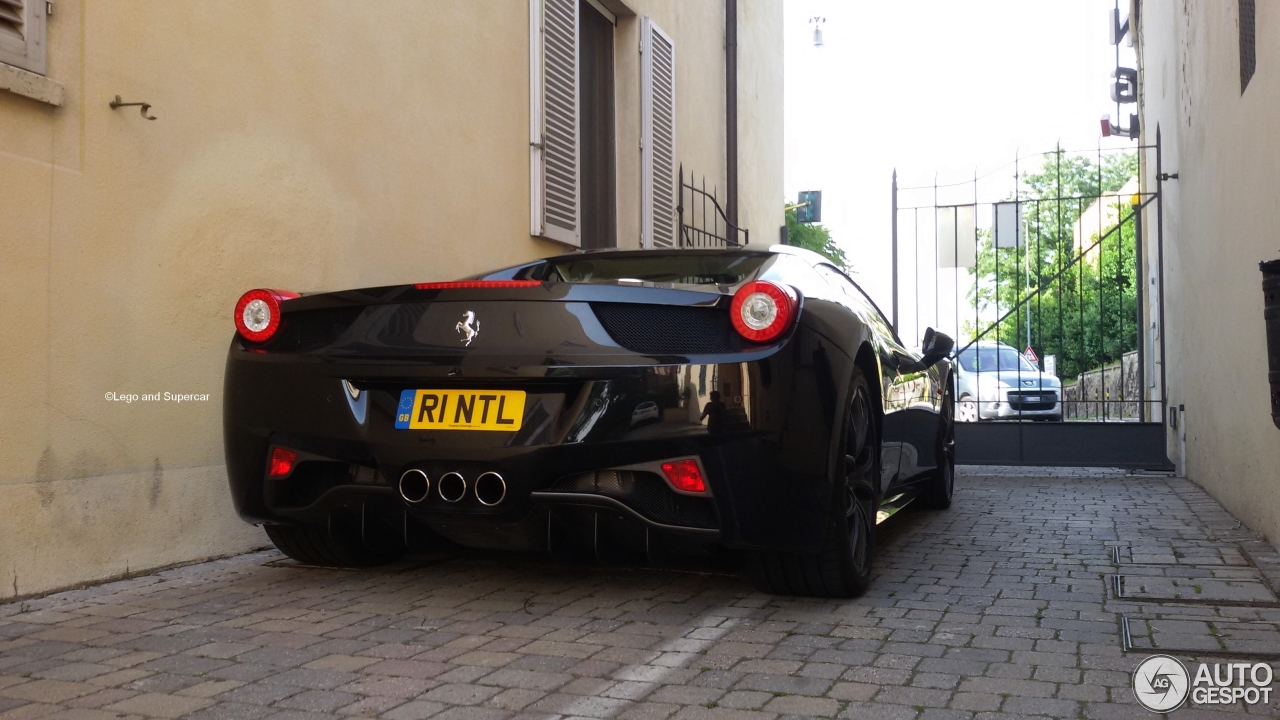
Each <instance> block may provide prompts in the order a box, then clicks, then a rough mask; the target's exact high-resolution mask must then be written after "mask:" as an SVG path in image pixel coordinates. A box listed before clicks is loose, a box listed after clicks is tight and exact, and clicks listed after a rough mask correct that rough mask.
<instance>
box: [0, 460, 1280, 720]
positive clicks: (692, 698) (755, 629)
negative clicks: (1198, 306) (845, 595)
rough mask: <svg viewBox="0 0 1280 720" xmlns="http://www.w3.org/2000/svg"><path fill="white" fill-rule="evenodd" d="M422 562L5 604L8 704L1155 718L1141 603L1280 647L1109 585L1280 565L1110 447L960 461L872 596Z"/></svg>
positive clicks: (238, 713)
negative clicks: (1115, 558) (941, 503)
mask: <svg viewBox="0 0 1280 720" xmlns="http://www.w3.org/2000/svg"><path fill="white" fill-rule="evenodd" d="M1110 546H1114V547H1118V548H1120V551H1121V557H1122V562H1121V566H1119V567H1117V566H1115V565H1113V564H1112V558H1111V555H1110V550H1109V549H1108V548H1109V547H1110ZM413 563H414V561H413V560H410V561H407V563H405V564H403V565H397V566H393V568H395V569H394V570H393V571H391V572H388V571H387V569H384V568H373V569H369V570H359V571H348V570H320V569H312V568H302V567H299V566H297V565H296V564H291V563H290V562H288V561H282V560H281V556H280V555H279V554H278V553H276V552H274V551H269V552H259V553H250V554H247V555H242V556H238V557H234V558H226V559H223V560H219V561H215V562H210V563H203V564H198V565H191V566H186V567H182V568H174V569H172V570H167V571H164V572H160V573H156V574H154V575H149V576H142V577H138V578H133V579H131V580H128V581H122V582H115V583H107V584H104V585H100V586H97V587H91V588H86V589H82V590H75V591H70V592H66V593H58V594H55V595H51V596H48V597H45V598H37V599H34V600H30V601H28V602H27V603H26V604H25V607H14V606H13V604H8V605H5V604H0V720H9V719H10V716H12V717H13V718H14V720H16V719H17V718H40V717H45V716H53V717H59V716H58V715H57V714H56V713H60V712H62V713H76V714H78V715H65V714H64V715H63V716H64V717H81V718H84V719H85V720H89V719H90V718H91V717H96V716H98V715H95V714H101V713H121V714H126V715H155V716H163V715H164V714H166V713H167V714H170V715H173V714H174V713H178V714H184V713H185V714H188V715H190V716H191V717H195V718H220V717H235V718H256V717H267V716H269V715H270V716H273V717H275V718H276V719H277V720H290V719H293V718H299V719H300V718H313V719H314V718H319V717H331V716H358V717H375V716H385V717H406V718H409V717H445V718H449V717H461V718H468V717H469V718H479V719H485V720H487V719H488V718H506V717H511V716H513V715H514V716H515V717H521V718H531V719H532V718H550V717H553V716H554V717H566V716H568V717H621V718H629V719H632V720H649V719H653V720H668V718H739V717H746V718H753V717H758V718H772V717H778V716H808V717H820V716H831V715H836V716H839V717H848V718H861V717H872V718H888V719H889V720H894V719H895V718H911V719H912V720H916V719H918V720H953V719H959V718H965V719H973V720H976V718H983V720H1000V719H1003V718H1014V717H1030V716H1040V717H1044V716H1048V717H1077V716H1083V717H1090V718H1095V717H1096V718H1110V717H1143V716H1145V711H1142V710H1141V708H1140V707H1139V706H1137V705H1136V704H1135V703H1134V701H1133V697H1132V692H1131V691H1130V689H1129V687H1130V682H1131V673H1132V672H1133V668H1134V667H1135V665H1136V663H1137V662H1138V660H1140V659H1141V657H1140V656H1141V655H1142V654H1143V653H1125V652H1123V651H1122V650H1121V649H1120V647H1119V638H1118V633H1117V630H1118V627H1119V616H1120V614H1121V613H1126V614H1128V615H1129V616H1130V617H1131V626H1132V627H1133V629H1134V630H1135V631H1136V632H1135V636H1134V637H1135V642H1147V643H1163V644H1166V645H1167V644H1170V643H1174V642H1210V641H1211V642H1214V643H1217V642H1218V640H1216V639H1213V638H1218V639H1221V640H1222V641H1223V642H1252V643H1254V645H1253V647H1256V648H1258V649H1260V650H1268V651H1270V652H1277V651H1280V612H1276V611H1274V610H1270V609H1267V608H1253V607H1234V608H1232V607H1213V606H1206V607H1205V608H1201V607H1200V606H1195V607H1188V606H1185V605H1180V606H1177V607H1176V608H1173V610H1169V609H1158V608H1157V609H1154V610H1152V612H1150V613H1148V614H1147V615H1145V616H1144V615H1142V613H1143V612H1146V610H1147V609H1148V607H1149V606H1148V605H1147V604H1142V603H1138V602H1136V601H1134V600H1133V599H1123V600H1115V599H1114V598H1111V597H1110V593H1109V589H1108V586H1107V584H1106V583H1107V577H1108V576H1109V575H1111V574H1115V573H1117V572H1119V573H1121V574H1125V575H1126V576H1128V577H1130V578H1131V581H1132V583H1133V584H1132V585H1129V584H1126V587H1133V588H1146V590H1147V591H1152V592H1151V594H1152V595H1153V597H1154V596H1157V595H1159V593H1164V594H1166V595H1168V594H1173V595H1178V596H1179V597H1183V598H1184V599H1186V598H1191V597H1192V596H1193V595H1195V594H1197V593H1196V588H1197V587H1199V588H1200V589H1201V591H1203V592H1201V593H1199V594H1206V595H1211V596H1212V597H1224V598H1232V599H1237V600H1239V599H1245V600H1257V599H1260V598H1261V599H1267V598H1270V597H1273V595H1270V594H1269V593H1270V592H1271V591H1270V589H1269V587H1264V583H1263V578H1266V579H1268V582H1275V581H1280V553H1276V552H1275V550H1274V549H1273V548H1271V546H1269V545H1267V544H1266V543H1265V541H1262V540H1260V539H1259V538H1257V537H1256V536H1253V535H1252V534H1250V533H1249V532H1247V531H1246V530H1244V529H1243V528H1242V527H1241V526H1240V524H1239V523H1238V522H1236V521H1235V520H1234V519H1232V518H1231V517H1230V516H1229V515H1227V514H1226V513H1225V512H1224V511H1222V509H1221V508H1220V507H1219V506H1217V505H1216V503H1214V502H1213V501H1212V500H1211V499H1209V498H1208V496H1206V495H1205V494H1204V493H1203V491H1201V490H1200V489H1199V488H1197V487H1195V486H1194V485H1192V484H1191V483H1189V482H1187V481H1185V480H1181V479H1176V478H1164V477H1126V476H1124V475H1123V474H1121V473H1118V472H1114V471H1087V472H1085V471H1077V470H1073V471H1057V470H1055V471H1047V470H1044V469H1035V468H1030V469H1019V470H1008V469H999V468H976V469H974V468H967V469H962V472H961V473H960V475H959V476H958V478H957V495H956V500H955V502H954V504H953V507H952V508H951V509H950V510H948V511H946V512H914V511H908V512H904V513H900V514H898V515H896V516H894V518H892V519H891V520H890V521H888V522H887V523H885V524H884V525H882V526H881V527H880V528H879V537H878V554H877V558H876V578H875V581H874V584H873V586H872V588H871V590H870V591H869V592H868V593H867V594H866V595H864V596H863V597H861V598H856V599H852V600H831V601H826V600H817V599H812V598H781V597H770V596H766V595H763V594H760V593H758V592H756V591H755V590H754V589H752V587H751V586H750V584H749V583H748V582H747V581H746V580H745V578H743V577H741V576H740V575H738V574H737V572H738V571H737V570H736V568H734V567H731V566H723V567H721V566H714V567H711V566H708V567H707V568H703V569H704V570H706V572H699V573H684V572H668V571H666V570H663V569H647V568H636V567H608V566H590V567H586V566H575V565H563V564H555V563H550V562H548V561H546V560H543V559H540V558H537V557H534V556H524V555H521V556H516V555H501V554H461V555H459V556H458V557H457V558H456V559H453V558H451V559H450V561H446V562H443V563H435V564H430V565H420V566H415V565H413ZM1142 563H1145V564H1142ZM1154 591H1159V592H1154ZM1137 592H1138V591H1137V590H1135V594H1137ZM1161 613H1163V614H1161ZM1132 618H1146V620H1140V621H1139V622H1138V623H1136V624H1135V623H1134V621H1133V620H1132ZM1147 621H1149V622H1150V627H1148V625H1147ZM1268 623H1269V624H1270V625H1268ZM1265 627H1273V628H1275V641H1274V642H1275V645H1276V646H1275V647H1274V648H1272V647H1271V646H1270V645H1267V643H1271V642H1273V641H1272V640H1271V639H1269V638H1270V637H1271V636H1270V635H1267V632H1270V631H1265V632H1264V631H1263V630H1262V629H1260V628H1263V629H1265ZM1211 629H1212V630H1213V632H1216V633H1217V634H1216V635H1212V636H1211V635H1210V634H1209V633H1210V630H1211ZM1215 646H1216V645H1215ZM1264 646H1265V647H1264ZM164 703H170V704H168V705H166V704H164ZM130 708H131V709H130ZM1252 714H1254V715H1266V714H1267V713H1266V712H1265V711H1261V710H1255V711H1254V712H1253V713H1252ZM1178 715H1179V717H1182V716H1184V715H1185V716H1186V717H1188V718H1195V717H1217V716H1219V715H1220V713H1217V712H1213V713H1208V712H1206V711H1203V710H1200V709H1184V710H1180V711H1179V713H1178Z"/></svg>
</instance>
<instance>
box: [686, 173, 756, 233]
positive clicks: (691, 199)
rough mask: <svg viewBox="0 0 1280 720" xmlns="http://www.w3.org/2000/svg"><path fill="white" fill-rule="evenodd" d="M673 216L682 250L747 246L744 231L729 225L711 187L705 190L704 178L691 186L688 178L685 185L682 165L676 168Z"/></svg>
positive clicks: (726, 216) (692, 180)
mask: <svg viewBox="0 0 1280 720" xmlns="http://www.w3.org/2000/svg"><path fill="white" fill-rule="evenodd" d="M686 202H687V203H688V204H687V205H686ZM676 212H677V214H678V215H679V221H680V241H679V242H680V247H682V248H722V247H741V246H743V245H746V244H747V243H748V242H749V237H750V234H749V233H748V231H747V230H746V229H745V228H740V227H738V226H737V225H735V224H733V223H731V222H729V217H728V215H726V214H725V211H724V209H723V208H721V207H720V199H719V197H718V196H717V193H716V188H715V186H714V185H713V186H712V187H711V190H710V191H708V190H707V177H706V176H705V175H704V176H702V179H701V181H700V182H695V181H694V179H693V176H692V175H690V176H689V178H688V181H686V179H685V174H684V163H681V164H680V203H679V205H677V206H676Z"/></svg>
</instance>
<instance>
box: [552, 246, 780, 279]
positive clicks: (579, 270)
mask: <svg viewBox="0 0 1280 720" xmlns="http://www.w3.org/2000/svg"><path fill="white" fill-rule="evenodd" d="M768 259H769V256H767V255H694V254H690V253H688V252H685V253H678V254H669V255H668V254H654V255H642V256H637V255H630V256H619V257H590V258H581V259H578V258H573V259H568V260H552V261H550V262H548V263H547V269H546V272H545V274H544V275H543V277H544V278H545V279H547V280H561V281H563V282H573V283H591V282H600V283H613V282H617V281H619V280H639V281H642V282H655V283H674V284H680V285H737V284H738V283H741V282H742V281H743V280H746V279H747V278H749V277H751V276H754V275H755V274H756V273H757V272H758V271H759V270H760V267H761V266H762V265H764V263H765V262H766V261H767V260H768Z"/></svg>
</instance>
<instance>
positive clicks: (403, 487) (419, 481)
mask: <svg viewBox="0 0 1280 720" xmlns="http://www.w3.org/2000/svg"><path fill="white" fill-rule="evenodd" d="M431 486H432V482H431V478H430V477H428V476H427V473H426V471H425V470H419V469H418V468H412V469H410V470H406V471H405V472H404V474H403V475H401V476H400V497H401V498H403V499H404V501H405V502H407V503H409V504H411V505H418V504H419V503H422V502H425V501H426V500H427V498H429V497H431ZM469 487H470V489H471V490H472V491H473V492H474V493H475V496H476V500H478V501H479V502H480V504H481V505H484V506H485V507H494V506H495V505H497V504H498V503H500V502H502V501H503V500H505V499H506V497H507V481H506V480H504V479H503V478H502V476H501V475H499V474H498V473H496V472H493V471H489V472H485V473H481V474H480V477H477V478H476V480H475V482H474V483H473V484H472V485H471V486H468V484H467V479H466V478H464V477H463V476H462V473H459V472H447V473H445V474H443V475H441V476H440V477H439V478H438V479H437V480H436V482H435V489H436V495H438V496H439V497H440V499H441V500H443V501H445V502H447V503H456V502H461V501H462V500H463V499H464V498H466V497H467V490H468V488H469Z"/></svg>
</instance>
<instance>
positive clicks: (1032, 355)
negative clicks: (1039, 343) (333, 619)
mask: <svg viewBox="0 0 1280 720" xmlns="http://www.w3.org/2000/svg"><path fill="white" fill-rule="evenodd" d="M1022 357H1024V358H1026V359H1027V362H1029V363H1031V364H1032V365H1038V364H1039V363H1040V358H1038V357H1036V351H1035V350H1032V349H1031V346H1030V345H1028V346H1027V349H1026V350H1024V351H1023V352H1022Z"/></svg>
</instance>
